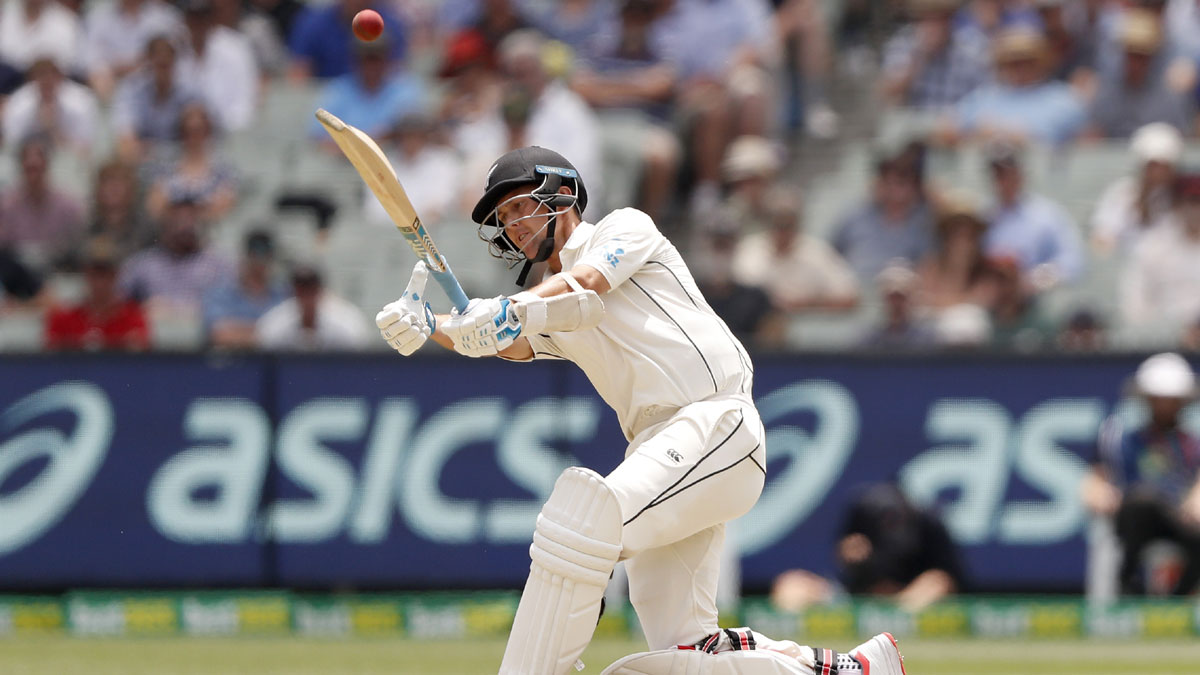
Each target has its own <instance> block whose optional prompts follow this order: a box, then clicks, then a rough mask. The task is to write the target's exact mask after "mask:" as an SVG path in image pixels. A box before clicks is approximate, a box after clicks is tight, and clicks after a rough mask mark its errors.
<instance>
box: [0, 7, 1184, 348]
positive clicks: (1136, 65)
mask: <svg viewBox="0 0 1200 675" xmlns="http://www.w3.org/2000/svg"><path fill="white" fill-rule="evenodd" d="M368 4H369V3H368V2H367V0H333V1H332V2H328V3H316V2H310V3H304V2H301V1H300V0H177V1H176V2H174V3H173V4H172V3H167V2H164V1H163V0H86V1H85V0H3V4H0V134H2V136H0V142H2V147H3V151H4V155H5V158H6V160H7V161H9V162H10V166H11V170H9V171H8V172H6V173H0V324H3V323H4V322H13V321H18V320H27V319H28V317H31V316H32V317H36V320H37V321H38V322H39V325H40V326H41V339H42V340H43V344H44V345H46V346H47V347H48V348H55V349H154V348H156V347H158V346H159V340H158V336H159V335H161V334H163V332H164V331H165V330H166V329H164V328H163V327H164V326H172V325H185V326H192V327H194V330H195V331H196V332H197V334H198V335H199V339H198V340H197V341H196V346H207V347H223V348H237V349H247V348H256V347H261V348H269V349H310V350H311V349H363V348H368V347H370V346H372V345H374V346H376V347H378V345H377V344H376V343H377V342H378V341H373V340H371V339H370V333H371V330H370V326H371V324H370V321H369V318H368V317H369V315H371V314H373V312H374V309H375V308H374V307H365V306H360V305H359V304H356V303H355V302H354V301H353V299H351V298H348V297H347V292H346V289H342V288H338V287H337V284H336V283H330V279H329V276H328V274H327V271H328V270H326V269H324V268H323V266H322V260H321V255H320V250H318V249H314V250H310V251H300V252H297V251H287V252H286V254H281V251H280V246H279V245H278V241H277V240H278V236H277V235H278V234H279V233H278V232H277V231H276V230H277V228H275V227H274V226H273V223H272V222H271V218H272V215H273V214H272V213H247V212H246V208H245V206H244V203H245V202H246V201H247V200H246V197H247V194H248V192H249V191H251V190H253V189H254V180H253V176H251V175H248V173H249V172H252V171H254V170H257V168H256V167H252V166H247V165H245V164H244V163H242V164H239V163H236V162H233V161H231V160H229V159H228V156H229V155H228V153H226V152H225V149H227V148H228V147H229V144H230V143H237V144H249V145H250V146H251V147H253V144H254V143H255V138H256V136H255V134H256V132H259V131H261V130H262V125H263V121H262V118H263V110H264V107H265V106H266V105H268V104H269V100H270V97H269V95H268V94H269V92H271V91H274V90H278V89H281V88H289V89H302V90H308V91H312V92H313V100H314V101H315V102H316V104H317V105H318V106H320V107H324V108H326V109H328V110H330V111H331V112H333V113H334V114H336V115H338V116H339V117H341V118H342V119H343V120H345V121H346V122H348V123H350V124H353V125H355V126H357V127H359V128H361V129H363V130H364V131H366V132H368V133H369V134H371V135H373V136H374V137H376V138H377V139H379V140H380V141H381V144H382V145H383V146H384V147H385V149H386V150H387V151H388V153H389V155H390V156H391V158H392V161H393V163H394V165H395V167H396V170H397V173H398V175H399V176H400V178H401V181H402V182H403V183H404V184H405V186H406V187H407V189H408V192H409V194H410V195H411V196H412V197H413V200H414V202H415V204H416V207H417V209H418V211H419V212H420V213H421V214H422V215H423V219H424V220H425V221H426V222H427V223H429V224H430V225H431V226H434V227H436V226H437V225H438V224H439V223H448V224H453V225H454V226H456V227H460V228H468V227H469V225H468V224H467V222H466V221H468V220H469V219H468V217H467V215H466V214H467V212H468V209H469V206H470V205H471V204H472V203H473V202H474V200H475V198H476V196H477V194H478V189H479V187H480V186H481V185H482V184H483V181H484V177H485V174H486V171H487V169H488V167H489V166H490V164H491V162H492V160H493V159H495V157H497V156H498V155H500V154H501V153H503V152H504V151H506V150H508V149H510V148H513V147H519V146H522V145H528V144H535V145H543V146H546V147H549V148H552V149H554V150H556V151H558V152H560V153H561V154H563V155H564V156H566V157H567V158H569V159H570V160H571V161H572V162H573V163H574V164H575V165H576V166H577V167H578V168H579V169H580V172H581V174H582V175H583V177H584V179H585V181H586V182H587V185H588V191H589V193H590V194H591V195H593V196H592V200H591V202H590V206H589V210H588V212H587V213H585V217H586V218H588V219H590V220H596V219H598V218H600V217H602V216H603V215H604V214H605V213H606V212H607V211H608V210H610V209H613V208H617V207H621V206H635V207H637V208H640V209H642V210H644V211H646V212H647V213H649V214H650V215H651V216H653V217H654V218H655V220H656V222H657V223H658V224H659V227H660V228H661V229H662V230H663V231H664V232H665V233H667V235H668V236H669V237H671V239H672V240H673V241H674V242H675V243H676V245H677V246H678V247H679V248H680V249H681V250H683V252H684V254H685V256H686V257H687V259H688V260H689V263H690V264H691V266H692V269H693V272H694V273H695V274H696V276H697V280H698V282H699V283H700V285H701V287H702V288H703V290H704V291H705V295H706V297H707V298H708V300H709V301H710V303H711V304H712V305H713V306H714V308H715V309H717V311H718V312H719V313H720V314H722V316H723V317H724V318H725V319H726V321H727V323H729V325H730V327H731V329H733V330H734V331H735V332H737V333H739V334H740V335H742V336H743V337H744V338H745V339H746V340H747V341H748V342H750V343H751V344H752V345H753V346H754V347H756V348H759V349H786V348H795V347H800V348H803V347H805V346H806V344H805V342H804V339H803V333H800V334H797V332H796V328H795V327H796V325H797V321H800V322H807V323H808V324H813V323H821V322H829V323H831V324H837V325H843V326H851V327H852V328H853V330H848V331H844V332H843V334H841V336H840V337H839V340H840V342H839V344H838V346H839V347H843V348H862V349H881V350H897V349H922V350H924V349H954V350H963V349H980V348H995V349H1002V350H1018V351H1040V350H1063V351H1072V352H1079V351H1095V350H1102V349H1106V348H1110V347H1113V346H1117V347H1123V346H1124V347H1127V346H1138V345H1136V344H1135V345H1130V344H1129V343H1124V344H1122V343H1119V341H1117V340H1114V339H1113V338H1112V337H1111V335H1112V333H1113V331H1114V328H1115V327H1125V328H1128V327H1141V328H1144V330H1140V331H1134V332H1135V333H1137V334H1139V335H1143V336H1150V337H1152V338H1153V339H1154V340H1157V341H1158V342H1160V343H1166V344H1168V345H1170V346H1171V347H1174V348H1178V349H1184V350H1190V349H1200V264H1197V263H1200V164H1197V165H1196V167H1195V168H1193V167H1191V166H1189V163H1188V157H1189V150H1190V149H1191V148H1192V147H1193V144H1194V143H1195V138H1196V135H1197V132H1198V130H1200V125H1198V121H1200V120H1198V118H1197V106H1198V104H1200V78H1197V67H1198V66H1200V0H843V1H835V0H443V1H438V0H387V1H385V2H379V3H375V4H373V5H372V6H373V8H374V9H376V10H378V11H379V12H380V13H381V14H382V15H383V18H384V21H385V26H386V29H385V32H384V36H383V37H382V38H381V39H380V40H377V41H375V42H370V43H364V42H360V41H358V40H357V39H356V38H354V37H353V35H352V34H351V32H350V19H351V17H352V16H353V15H354V14H355V13H356V12H357V11H359V10H361V9H363V8H366V7H367V6H368ZM311 114H312V110H309V109H305V110H296V111H294V115H295V116H296V117H297V118H298V119H311ZM897 115H902V116H904V118H905V119H909V120H916V122H914V123H911V124H909V125H908V126H907V127H906V129H907V132H906V133H905V134H904V135H903V136H902V137H899V138H884V134H882V133H881V129H882V126H883V125H882V123H881V120H883V119H885V118H887V117H888V116H893V117H895V116H897ZM307 134H308V139H307V142H308V145H307V148H306V150H305V152H310V153H318V154H324V155H328V156H336V153H337V149H336V147H335V146H333V144H332V142H331V141H330V140H329V138H328V137H327V136H326V135H325V134H324V132H323V130H322V129H321V128H320V127H319V125H317V124H316V122H312V123H311V125H310V126H308V127H307ZM860 141H869V142H870V143H869V147H870V148H871V150H870V155H871V156H870V169H869V171H870V176H869V178H867V180H865V183H866V190H865V192H863V191H861V189H860V187H859V186H858V185H854V186H844V187H841V188H840V189H839V186H837V185H832V186H831V185H830V184H829V183H823V184H821V187H820V189H821V190H822V191H828V190H831V189H833V190H835V191H836V195H834V196H835V197H836V198H837V201H838V209H837V211H838V213H837V214H836V217H834V218H832V219H831V220H830V222H829V223H828V224H825V223H821V224H820V226H819V227H810V222H809V220H810V215H811V213H812V209H811V208H810V202H811V201H813V199H812V198H813V197H815V196H817V195H813V194H810V193H811V192H812V190H810V188H813V186H814V182H815V178H816V177H819V176H821V175H822V173H823V167H824V166H826V165H828V166H830V167H832V166H833V165H835V164H836V163H837V162H838V158H839V157H840V154H839V153H842V152H843V151H844V149H845V148H846V147H847V145H848V144H850V143H853V142H860ZM1096 144H1105V145H1119V146H1120V147H1122V148H1127V150H1126V151H1125V153H1124V154H1125V156H1127V158H1128V160H1129V164H1128V166H1129V167H1131V168H1130V170H1129V171H1128V173H1127V175H1125V176H1123V177H1120V178H1119V179H1118V180H1116V181H1114V182H1112V183H1111V184H1110V185H1107V186H1105V187H1103V189H1101V190H1098V191H1097V192H1096V193H1095V194H1094V195H1089V201H1090V204H1089V206H1088V209H1087V216H1086V217H1085V218H1080V217H1079V216H1078V212H1077V211H1073V210H1072V209H1071V208H1068V207H1067V206H1066V205H1064V204H1063V203H1061V201H1060V200H1059V199H1058V196H1057V195H1055V194H1051V193H1044V192H1043V191H1041V190H1040V189H1039V185H1038V184H1037V182H1036V181H1035V180H1034V179H1033V177H1032V172H1031V170H1030V165H1031V160H1030V157H1031V156H1040V155H1039V153H1041V154H1045V153H1050V154H1052V155H1053V154H1054V153H1065V152H1069V151H1070V150H1071V149H1072V148H1080V147H1086V146H1088V145H1096ZM968 150H970V151H972V152H976V153H977V154H978V156H979V157H980V162H981V163H982V164H983V167H982V170H983V175H984V176H986V180H985V181H983V182H982V184H980V185H967V184H959V182H957V181H956V180H954V176H953V175H951V176H945V175H935V172H933V171H931V169H930V166H931V164H933V163H935V162H936V160H937V158H939V157H946V156H948V155H956V154H957V153H962V152H966V151H968ZM264 151H265V150H264ZM243 154H244V153H243ZM57 161H70V162H74V163H75V164H76V165H79V166H84V167H86V168H87V170H88V173H89V175H90V176H91V178H90V183H89V184H86V185H74V184H65V183H64V182H62V181H56V179H55V173H54V171H53V170H52V167H53V166H54V164H55V162H57ZM972 188H974V189H972ZM814 189H815V188H814ZM819 196H820V197H821V198H822V199H823V200H824V201H825V202H828V201H829V200H830V198H831V197H830V195H829V194H826V193H824V192H822V194H820V195H819ZM362 201H363V203H362V204H361V207H360V208H359V209H357V210H355V211H354V212H353V214H354V218H342V219H340V220H338V221H337V224H336V226H337V227H357V226H359V225H360V223H358V222H351V221H353V220H358V221H363V220H372V219H373V220H385V219H386V215H385V214H384V213H383V211H382V208H381V207H379V205H378V204H377V203H376V202H374V200H373V199H372V198H371V197H370V196H369V194H367V195H366V199H364V200H362ZM280 203H282V202H280ZM297 203H299V204H300V205H301V206H304V205H307V207H308V208H311V209H312V210H313V211H314V212H316V213H317V214H318V220H319V221H320V222H321V223H322V224H327V223H326V222H325V221H327V220H328V218H329V213H330V211H331V207H329V205H328V204H323V203H322V202H321V201H320V200H319V199H309V200H308V201H305V198H304V197H301V198H300V199H299V200H298V202H297ZM230 222H236V223H237V227H238V228H239V229H238V240H239V241H240V247H231V246H217V245H215V244H214V242H213V236H212V233H213V232H214V231H215V230H218V229H219V228H222V227H227V225H226V224H227V223H230ZM814 225H815V224H814ZM481 246H482V245H481ZM497 264H499V263H497ZM1102 264H1103V265H1110V266H1113V267H1114V268H1115V269H1116V275H1115V282H1114V284H1113V288H1112V290H1111V292H1109V291H1105V293H1107V294H1110V295H1112V296H1113V297H1114V298H1115V301H1114V302H1112V303H1110V304H1106V305H1104V306H1102V307H1101V306H1096V305H1093V304H1089V303H1087V302H1083V301H1078V302H1068V303H1064V302H1061V301H1060V302H1048V301H1047V298H1054V297H1059V298H1061V297H1068V298H1086V297H1087V294H1086V293H1076V294H1075V295H1072V294H1071V290H1072V289H1077V288H1080V287H1081V286H1084V285H1086V284H1088V283H1090V282H1091V280H1093V278H1094V276H1095V275H1094V274H1092V272H1093V271H1094V270H1095V269H1097V266H1098V265H1102ZM508 290H510V289H504V288H495V289H490V292H494V293H499V292H505V291H508ZM1056 294H1057V295H1056ZM1127 332H1128V331H1127ZM4 333H5V332H4V331H3V330H0V339H3V335H4ZM175 344H178V343H175ZM3 348H4V345H3V344H0V349H3Z"/></svg>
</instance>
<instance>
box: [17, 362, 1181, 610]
mask: <svg viewBox="0 0 1200 675" xmlns="http://www.w3.org/2000/svg"><path fill="white" fill-rule="evenodd" d="M1137 363H1138V358H1137V357H1112V358H1096V359H1049V358H1038V359H1015V358H995V357H991V358H985V357H978V358H975V357H967V356H956V357H953V358H948V359H947V358H943V359H938V360H928V359H922V358H916V357H914V358H899V357H897V358H882V357H881V358H868V357H836V356H828V355H823V356H821V357H819V358H806V357H791V358H782V357H780V358H762V359H759V360H758V361H757V369H756V373H757V376H756V383H755V397H756V399H757V401H758V404H759V408H760V412H761V413H762V417H763V420H764V423H765V425H766V427H767V431H768V445H767V450H768V473H769V478H768V484H767V487H766V489H765V491H764V493H763V496H762V499H761V500H760V502H759V504H758V505H757V506H756V507H755V509H754V510H753V511H752V512H751V513H750V514H749V515H747V516H746V517H744V518H742V519H740V520H739V521H737V522H736V523H735V524H734V525H733V528H732V530H733V531H732V541H734V542H736V545H737V546H738V547H739V548H740V550H741V553H742V560H743V579H744V582H745V584H746V585H747V587H749V588H752V589H754V588H757V589H763V588H765V587H766V586H767V585H768V584H769V583H770V581H771V579H772V578H773V577H774V576H775V575H776V574H778V573H779V572H781V571H783V570H785V569H788V568H793V567H803V568H806V569H810V570H813V571H816V572H819V573H822V574H832V573H833V571H834V569H833V555H832V551H833V548H834V544H835V542H836V539H837V535H838V528H839V527H840V524H841V522H842V518H843V517H844V513H845V510H846V507H847V505H848V503H849V501H850V499H852V498H853V497H854V496H855V494H856V491H857V490H860V489H861V488H862V487H863V486H865V485H867V484H870V483H874V482H879V481H887V480H898V481H899V482H900V483H901V485H902V486H903V487H904V489H905V490H906V491H907V492H908V493H909V494H910V495H912V496H913V497H914V498H915V499H916V500H918V501H920V502H922V503H927V504H931V505H934V506H936V507H937V508H938V509H939V511H940V513H941V514H942V515H943V518H944V520H945V521H946V523H947V525H948V526H949V528H950V531H951V533H952V534H953V536H954V537H955V539H956V541H957V542H958V543H959V544H960V545H961V546H962V550H963V555H964V561H965V564H966V568H967V571H968V573H969V575H970V578H971V580H973V581H974V582H975V586H976V587H978V588H984V589H992V590H1002V589H1007V588H1021V589H1037V588H1063V589H1069V588H1075V589H1078V588H1081V587H1082V583H1083V570H1084V559H1085V542H1084V540H1083V532H1084V529H1085V525H1086V522H1087V514H1086V512H1085V511H1084V509H1083V507H1082V505H1081V504H1080V502H1079V499H1078V494H1077V489H1078V484H1079V480H1080V478H1081V477H1082V475H1083V473H1084V471H1085V470H1086V468H1087V463H1088V461H1089V458H1090V455H1091V452H1092V447H1093V444H1094V439H1095V435H1096V432H1097V429H1098V427H1099V425H1100V423H1101V421H1102V420H1103V419H1104V417H1105V416H1107V415H1109V414H1112V413H1114V412H1117V413H1118V414H1122V415H1130V416H1135V415H1137V414H1138V411H1137V408H1136V406H1134V405H1133V404H1132V403H1130V402H1128V401H1125V402H1122V401H1121V399H1120V392H1121V390H1122V385H1123V383H1124V381H1125V379H1126V378H1127V377H1128V375H1129V373H1131V372H1132V370H1133V369H1134V368H1135V367H1136V365H1137ZM0 382H3V383H4V386H3V387H0V587H2V588H5V589H29V588H60V587H71V586H171V587H179V586H191V587H203V586H278V585H282V586H291V587H303V588H332V587H338V588H344V587H358V588H383V587H431V586H432V587H465V588H480V587H498V586H506V587H516V586H519V585H520V584H521V583H522V582H523V580H524V578H525V574H526V572H527V569H528V553H527V548H528V542H529V538H530V536H531V533H532V528H533V522H534V518H535V516H536V514H537V512H538V510H539V508H540V506H541V503H542V501H543V500H544V499H545V498H546V497H547V496H548V495H549V493H550V490H551V488H552V486H553V484H554V480H555V478H556V477H557V476H558V474H559V473H560V472H561V470H562V469H563V468H565V467H566V466H570V465H572V464H582V465H585V466H590V467H592V468H594V469H596V470H598V471H600V472H601V473H604V472H607V471H609V470H611V469H612V468H613V467H615V466H616V464H617V463H618V462H619V461H620V459H621V457H622V456H623V454H624V449H625V441H624V439H623V437H622V435H621V432H620V430H619V428H618V426H617V422H616V417H615V415H614V414H613V413H612V412H611V411H610V410H609V409H608V408H607V407H606V406H605V405H604V403H603V402H602V401H601V400H600V399H599V398H598V397H597V396H596V395H595V393H594V392H593V391H592V390H591V388H590V386H589V384H588V383H587V381H586V380H585V379H584V378H583V377H582V375H581V374H580V373H579V372H578V371H577V370H575V369H574V367H573V366H571V365H569V364H564V363H537V364H531V365H522V364H509V363H503V362H488V361H483V362H481V361H467V360H462V359H453V358H428V359H412V360H402V359H395V358H388V357H386V356H381V357H344V358H338V357H311V356H305V357H269V356H256V357H239V358H230V359H224V358H211V357H182V356H180V357H162V356H140V357H100V356H95V357H85V356H79V357H48V356H47V357H36V358H29V357H26V358H24V359H20V360H17V359H0ZM1191 412H1192V413H1194V412H1195V411H1191ZM1189 420H1190V421H1192V422H1200V418H1198V417H1197V415H1195V414H1191V415H1190V416H1189ZM1197 426H1200V425H1197Z"/></svg>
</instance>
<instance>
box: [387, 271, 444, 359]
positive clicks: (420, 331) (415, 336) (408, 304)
mask: <svg viewBox="0 0 1200 675" xmlns="http://www.w3.org/2000/svg"><path fill="white" fill-rule="evenodd" d="M427 281H429V267H428V266H426V265H425V262H424V261H421V262H418V263H417V264H416V266H415V267H413V272H412V277H410V278H409V280H408V287H407V288H405V289H404V295H402V296H400V299H399V300H396V301H395V302H390V303H388V304H387V305H385V306H384V308H383V309H382V310H380V312H379V313H378V314H376V315H375V325H376V326H379V333H380V335H382V336H383V339H384V340H385V341H386V342H387V343H388V344H389V345H391V347H392V349H395V350H396V351H398V352H400V353H401V354H403V355H404V356H408V355H409V354H412V353H413V352H415V351H417V350H418V349H420V347H421V345H423V344H425V341H426V340H428V339H429V335H430V333H432V332H433V330H434V328H436V322H435V321H434V318H433V311H432V310H431V309H430V308H429V303H428V302H425V283H426V282H427Z"/></svg>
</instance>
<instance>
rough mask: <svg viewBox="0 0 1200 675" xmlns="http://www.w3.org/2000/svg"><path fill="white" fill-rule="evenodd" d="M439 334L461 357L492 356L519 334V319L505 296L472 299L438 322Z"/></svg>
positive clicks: (510, 344) (511, 342)
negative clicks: (439, 323) (464, 308)
mask: <svg viewBox="0 0 1200 675" xmlns="http://www.w3.org/2000/svg"><path fill="white" fill-rule="evenodd" d="M442 333H443V334H444V335H445V336H446V337H448V338H450V340H451V341H453V342H454V351H456V352H458V353H459V354H462V355H464V356H471V357H479V356H495V355H496V354H499V353H500V352H502V351H504V350H505V349H508V348H509V347H511V346H512V344H513V342H516V340H517V338H518V337H520V336H521V320H520V319H518V318H517V314H516V312H514V311H513V302H512V301H511V300H509V299H508V298H506V297H503V296H497V297H495V298H485V299H481V298H475V299H473V300H471V302H470V303H468V304H467V309H466V311H464V312H463V313H461V314H459V313H458V312H457V311H454V312H451V313H450V318H449V319H446V320H445V321H443V322H442Z"/></svg>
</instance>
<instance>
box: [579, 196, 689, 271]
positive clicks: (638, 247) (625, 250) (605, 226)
mask: <svg viewBox="0 0 1200 675" xmlns="http://www.w3.org/2000/svg"><path fill="white" fill-rule="evenodd" d="M666 243H667V239H666V237H664V236H663V235H662V233H661V232H659V231H658V228H657V227H655V225H654V221H653V220H651V219H650V216H648V215H646V214H645V213H642V212H641V211H638V210H637V209H618V210H616V211H613V212H612V213H610V214H608V215H607V216H605V217H604V218H602V219H601V220H600V222H599V223H597V224H596V231H595V233H593V234H592V238H591V241H590V242H588V250H587V251H586V252H585V253H584V254H583V255H582V256H580V258H579V260H577V261H576V263H575V264H577V265H587V266H588V267H594V268H595V269H597V270H599V272H600V273H601V274H603V275H604V278H605V279H607V280H608V285H609V287H610V288H616V287H618V286H620V285H621V284H623V283H625V281H626V280H627V279H629V277H631V276H633V275H634V274H635V273H636V272H637V271H638V270H640V269H641V268H642V266H643V265H645V264H646V262H647V261H649V260H650V259H651V258H653V257H654V256H655V254H657V253H658V252H659V251H660V250H661V248H662V247H663V245H664V244H666Z"/></svg>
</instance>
